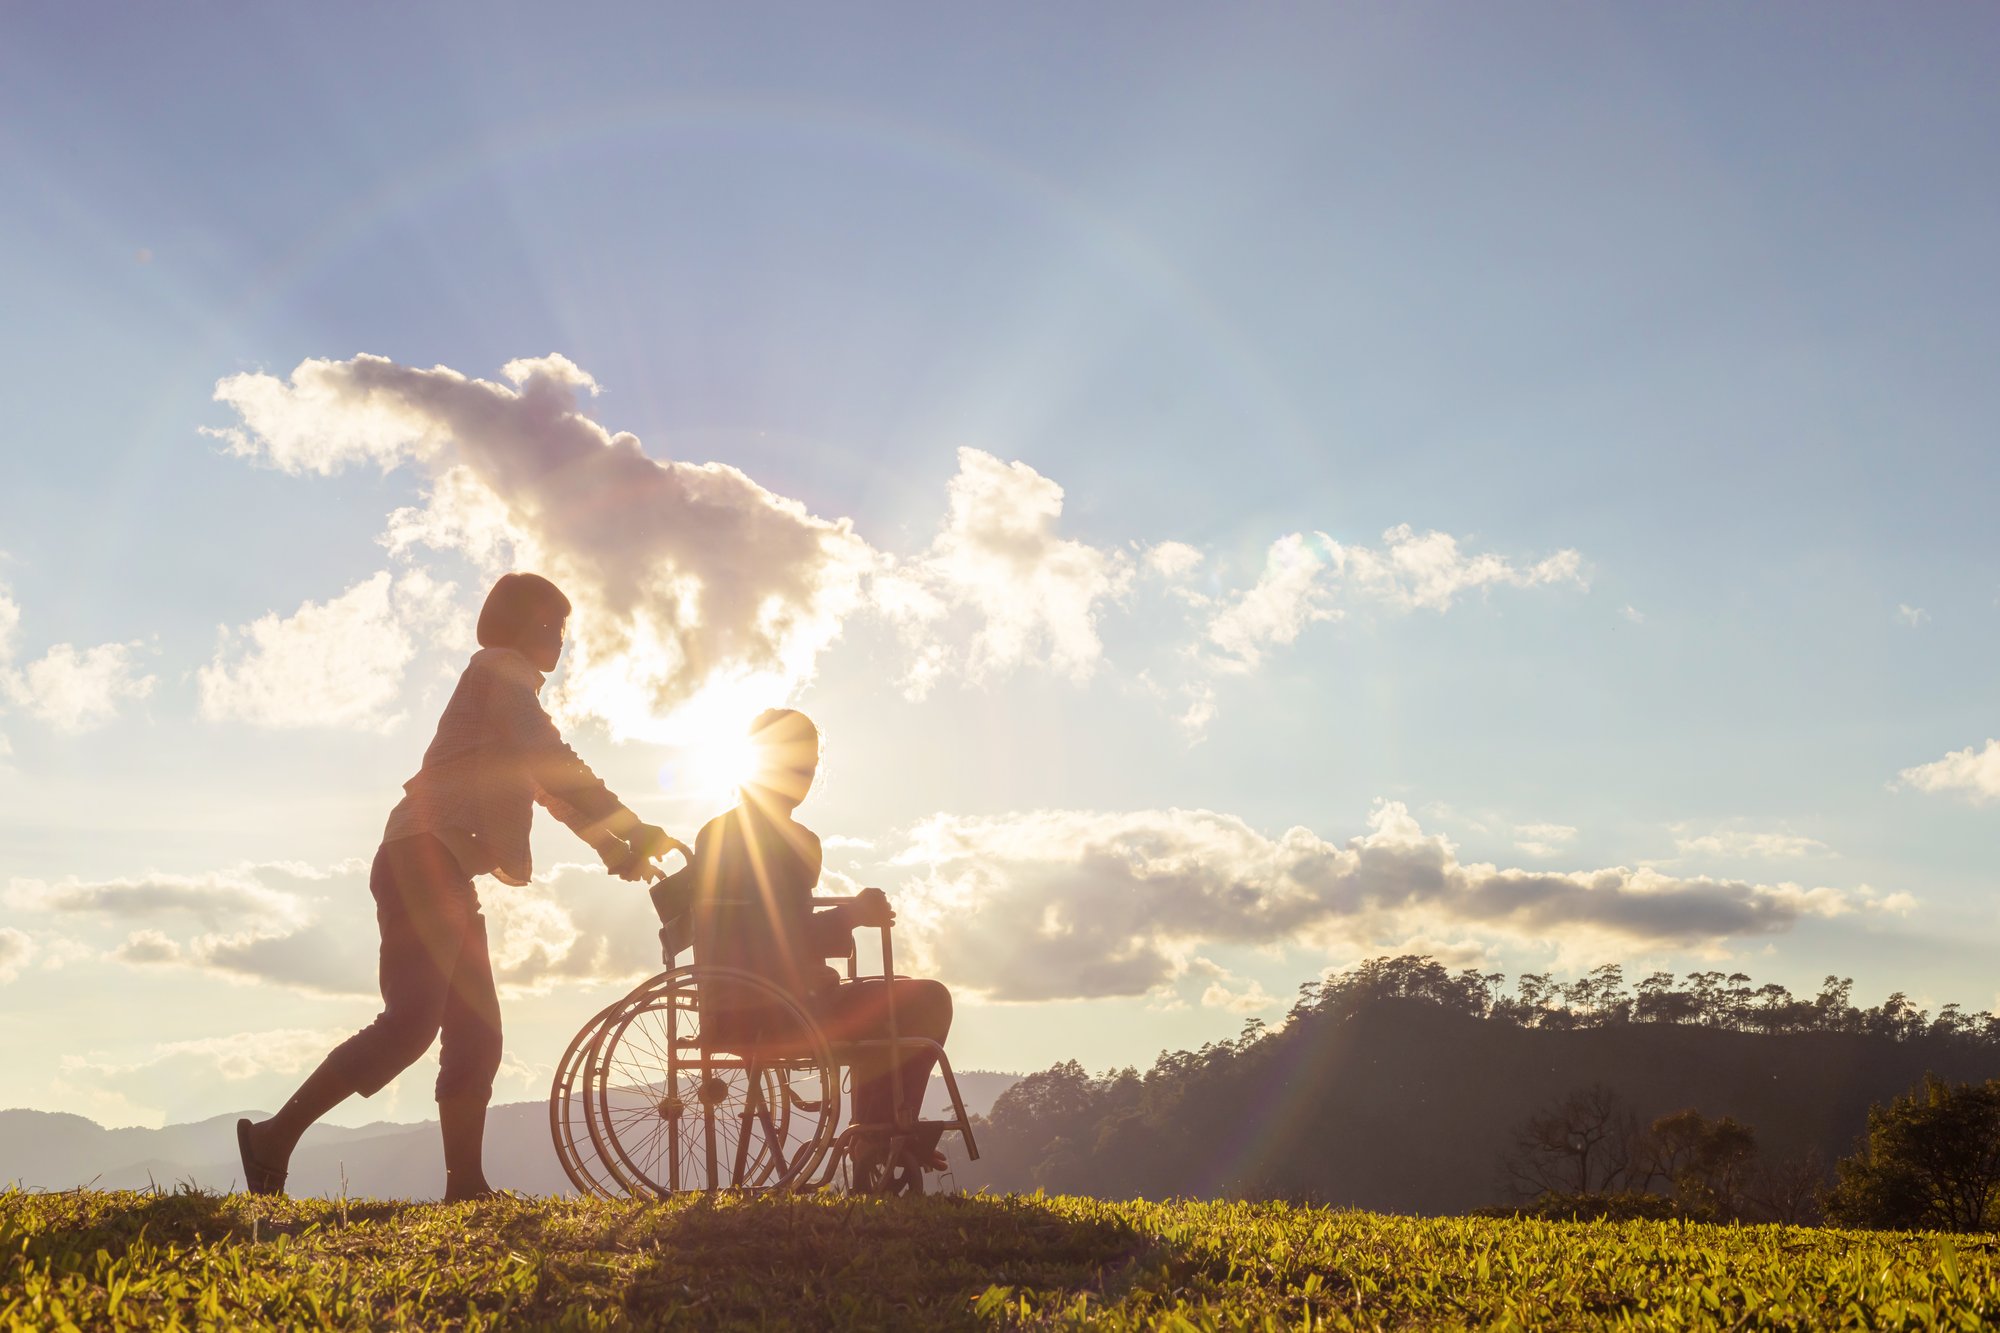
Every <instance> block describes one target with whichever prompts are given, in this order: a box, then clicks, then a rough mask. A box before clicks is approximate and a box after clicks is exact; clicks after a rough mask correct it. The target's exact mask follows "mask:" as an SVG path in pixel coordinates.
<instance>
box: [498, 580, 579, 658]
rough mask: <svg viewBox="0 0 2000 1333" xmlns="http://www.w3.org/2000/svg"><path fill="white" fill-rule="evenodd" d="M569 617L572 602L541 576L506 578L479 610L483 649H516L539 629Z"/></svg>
mask: <svg viewBox="0 0 2000 1333" xmlns="http://www.w3.org/2000/svg"><path fill="white" fill-rule="evenodd" d="M568 614H569V598H567V597H565V596H563V594H562V589H561V588H558V587H556V585H555V584H553V583H550V582H549V581H548V580H547V579H545V578H543V577H542V576H541V575H540V574H502V575H501V576H500V581H499V582H498V583H496V584H494V585H493V591H492V592H489V593H487V594H486V605H484V606H482V607H480V608H479V629H478V635H479V646H480V647H481V648H514V647H518V646H519V645H520V642H521V639H522V637H523V636H524V635H525V634H526V633H527V632H528V630H530V629H531V628H533V627H534V626H536V625H542V624H546V623H548V622H549V621H550V620H551V619H555V618H559V617H562V616H566V615H568Z"/></svg>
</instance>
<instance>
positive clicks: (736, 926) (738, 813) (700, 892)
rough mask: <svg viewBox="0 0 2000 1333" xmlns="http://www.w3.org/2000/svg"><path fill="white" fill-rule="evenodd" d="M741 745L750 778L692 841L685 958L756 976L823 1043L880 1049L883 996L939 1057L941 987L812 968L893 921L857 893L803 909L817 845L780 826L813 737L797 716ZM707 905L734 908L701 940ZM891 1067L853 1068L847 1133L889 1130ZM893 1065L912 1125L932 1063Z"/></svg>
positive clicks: (868, 1058)
mask: <svg viewBox="0 0 2000 1333" xmlns="http://www.w3.org/2000/svg"><path fill="white" fill-rule="evenodd" d="M750 738H751V743H752V746H753V748H754V750H755V752H756V771H755V775H754V776H753V777H752V778H751V780H750V781H748V782H746V783H745V784H744V785H743V787H742V788H741V789H740V791H741V797H742V799H741V800H740V801H739V802H738V803H737V805H736V806H735V808H733V809H731V810H729V811H727V812H725V813H723V814H720V815H717V816H716V817H715V818H714V819H711V820H709V821H708V823H706V824H704V825H702V829H701V833H700V834H699V835H698V836H697V837H696V839H695V851H694V861H693V873H694V885H695V888H694V894H695V897H694V902H695V921H696V927H695V929H696V939H695V955H696V957H698V958H701V959H703V960H704V961H705V962H707V963H709V964H711V965H721V966H731V967H740V968H744V969H746V970H749V971H752V972H755V973H757V974H758V975H760V976H762V977H763V978H764V979H765V980H767V981H769V982H771V983H772V984H773V985H775V986H777V987H778V988H779V989H780V990H783V991H785V992H786V993H787V994H789V995H790V996H792V997H793V998H794V999H796V1000H797V1001H798V1002H799V1003H800V1005H801V1006H802V1007H803V1008H804V1009H805V1010H806V1012H808V1013H810V1014H812V1015H813V1016H814V1017H815V1018H816V1019H817V1020H818V1022H819V1024H820V1026H821V1028H822V1029H823V1030H824V1031H825V1033H826V1035H827V1038H828V1039H829V1040H831V1041H834V1042H841V1041H863V1040H868V1039H871V1038H882V1037H887V1036H888V1035H889V1003H890V995H891V992H892V991H893V993H894V996H895V1006H896V1027H897V1031H898V1033H899V1035H901V1036H903V1037H926V1038H929V1039H930V1040H931V1041H934V1042H936V1043H938V1045H939V1046H942V1045H943V1044H944V1039H945V1037H946V1035H947V1034H948V1033H949V1032H950V1031H951V992H950V991H949V990H947V989H945V987H944V985H943V984H942V983H940V982H936V981H926V980H920V979H917V978H914V977H897V978H895V979H893V980H891V979H888V978H878V977H866V978H863V979H861V980H859V981H842V980H841V979H840V976H839V974H838V973H837V972H835V971H834V969H833V968H831V967H828V966H827V965H826V963H825V961H824V960H825V959H828V958H840V957H845V956H846V954H847V950H848V947H849V935H850V933H851V932H852V931H853V930H854V929H855V928H857V927H864V926H887V925H892V924H894V922H895V920H896V914H895V912H894V911H893V910H891V908H890V906H889V900H888V898H887V896H886V895H884V894H883V892H882V891H881V890H880V889H863V890H862V891H861V892H860V893H858V894H856V895H855V896H854V897H852V898H849V899H847V900H846V901H844V902H842V903H840V904H839V905H838V906H835V907H831V908H826V909H824V910H820V911H815V910H814V908H813V902H812V899H813V886H814V885H816V884H818V883H819V872H820V845H819V836H818V835H817V834H815V833H814V832H813V831H812V830H811V829H809V828H807V827H806V826H805V825H803V824H801V823H799V822H798V820H796V819H794V818H793V817H792V815H793V812H794V811H795V810H797V809H798V807H799V804H800V803H801V802H802V801H804V800H805V798H806V794H807V793H808V792H809V791H811V790H812V785H813V778H814V776H815V775H816V774H817V773H818V771H819V729H818V728H817V727H815V726H814V725H813V723H812V719H811V718H808V717H807V716H806V715H805V714H804V713H801V712H798V711H796V710H794V709H790V708H773V709H770V710H768V711H766V712H764V713H761V714H759V715H758V717H757V719H756V721H754V722H753V723H751V725H750ZM717 903H725V904H734V905H735V906H732V907H730V908H728V909H727V910H726V911H725V912H724V913H723V914H721V915H713V914H709V915H706V928H704V920H705V914H704V910H703V905H704V904H710V905H713V904H717ZM710 910H711V913H712V912H713V908H712V907H711V909H710ZM746 915H747V919H746ZM704 937H705V938H704ZM715 1019H716V1020H717V1021H715V1022H712V1023H711V1028H712V1029H722V1030H725V1031H726V1030H728V1028H729V1027H730V1026H731V1025H732V1024H745V1023H754V1022H755V1021H756V1018H755V1015H752V1014H735V1015H732V1014H729V1013H726V1012H725V1013H719V1014H717V1015H715ZM896 1063H898V1062H897V1061H895V1060H894V1059H892V1058H891V1057H889V1056H888V1055H886V1054H875V1053H871V1054H868V1055H864V1056H862V1057H860V1058H859V1059H857V1060H856V1062H855V1068H854V1120H855V1123H857V1124H864V1123H874V1124H886V1123H888V1122H891V1121H893V1120H894V1119H895V1118H896V1111H897V1109H898V1108H897V1107H896V1105H895V1103H894V1100H893V1097H894V1091H895V1085H894V1083H893V1081H892V1079H891V1068H892V1066H893V1065H895V1064H896ZM900 1063H901V1065H902V1070H901V1077H902V1085H903V1104H902V1107H901V1108H900V1109H901V1110H903V1111H904V1112H905V1113H906V1114H907V1115H908V1117H909V1119H910V1120H915V1119H917V1118H918V1116H919V1115H920V1114H921V1113H922V1108H923V1100H924V1086H925V1084H926V1083H927V1082H928V1081H929V1079H930V1074H931V1069H932V1067H933V1066H934V1065H935V1064H936V1063H937V1056H936V1054H935V1052H934V1051H932V1050H929V1049H926V1048H921V1047H919V1048H913V1049H912V1050H911V1052H910V1054H908V1055H907V1056H904V1057H903V1058H902V1060H901V1061H900ZM886 1147H887V1144H886V1141H884V1142H877V1143H869V1144H863V1145H862V1146H861V1148H860V1149H859V1151H858V1155H859V1156H860V1157H862V1158H863V1159H864V1160H865V1159H866V1158H867V1157H868V1156H869V1154H871V1153H872V1154H874V1155H875V1157H876V1159H877V1160H879V1157H880V1155H881V1154H882V1153H883V1152H884V1151H885V1150H886ZM923 1165H924V1166H925V1167H926V1168H927V1169H930V1170H943V1169H944V1166H945V1158H944V1154H942V1153H941V1152H939V1151H938V1150H937V1146H936V1141H935V1140H934V1139H933V1140H932V1141H931V1142H930V1143H929V1144H927V1145H925V1146H924V1148H923Z"/></svg>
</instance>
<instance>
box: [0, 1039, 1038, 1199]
mask: <svg viewBox="0 0 2000 1333" xmlns="http://www.w3.org/2000/svg"><path fill="white" fill-rule="evenodd" d="M1019 1079H1020V1075H1018V1074H996V1073H990V1072H987V1071H984V1070H967V1071H965V1072H964V1073H961V1074H959V1075H958V1084H959V1094H960V1095H961V1096H962V1097H964V1098H965V1104H966V1109H967V1110H968V1111H971V1112H972V1113H973V1114H975V1115H977V1114H981V1113H984V1112H985V1111H987V1110H990V1109H991V1108H992V1105H993V1101H994V1099H995V1098H997V1097H998V1096H999V1095H1000V1094H1001V1093H1002V1092H1004V1091H1006V1089H1008V1088H1009V1087H1011V1086H1013V1084H1014V1083H1016V1082H1018V1081H1019ZM932 1092H933V1096H932V1098H931V1102H932V1107H931V1110H932V1112H933V1113H936V1111H937V1109H938V1108H940V1107H942V1105H943V1104H944V1101H945V1098H944V1096H943V1091H942V1085H941V1084H939V1083H937V1082H936V1081H935V1080H934V1081H933V1084H932ZM266 1114H267V1112H263V1111H232V1112H230V1113H228V1114H227V1115H219V1116H214V1117H211V1118H209V1119H207V1120H200V1121H196V1122H194V1123H193V1124H184V1125H168V1126H166V1127H165V1128H162V1129H106V1128H104V1127H103V1126H102V1125H99V1124H98V1123H96V1122H95V1121H93V1120H88V1119H85V1118H84V1117H83V1116H80V1115H68V1114H64V1113H61V1112H52V1111H26V1110H13V1111H0V1184H20V1185H22V1186H24V1187H26V1188H29V1189H72V1188H75V1187H76V1186H79V1185H95V1186H96V1187H97V1188H99V1189H144V1188H146V1187H147V1186H148V1185H152V1184H156V1185H160V1186H163V1187H172V1186H173V1185H176V1184H181V1183H190V1184H194V1185H198V1186H200V1187H201V1188H203V1189H210V1190H218V1191H220V1190H230V1189H235V1188H238V1187H240V1186H241V1184H242V1178H243V1169H242V1167H241V1166H240V1165H239V1163H238V1162H237V1158H236V1121H237V1119H238V1117H239V1116H244V1115H248V1116H250V1117H251V1118H253V1119H259V1118H262V1117H263V1116H264V1115H266ZM486 1176H487V1179H488V1180H490V1181H492V1182H493V1183H494V1184H495V1185H497V1186H500V1187H502V1188H504V1189H515V1190H521V1191H523V1192H524V1193H528V1194H568V1193H572V1192H573V1191H572V1190H571V1188H570V1184H569V1180H568V1178H567V1177H565V1176H564V1175H563V1173H562V1166H561V1164H560V1163H558V1162H557V1161H556V1154H555V1148H554V1147H553V1146H552V1145H551V1143H550V1142H549V1108H548V1104H547V1103H546V1102H538V1101H537V1102H512V1103H509V1104H507V1105H503V1106H496V1107H494V1108H493V1109H492V1110H490V1111H488V1112H487V1116H486ZM343 1189H344V1190H345V1192H346V1193H347V1195H348V1196H349V1197H350V1198H383V1199H397V1198H415V1199H428V1198H435V1197H437V1195H438V1194H440V1193H442V1192H443V1189H444V1154H443V1150H442V1148H441V1147H440V1146H439V1141H438V1127H437V1122H436V1121H435V1120H426V1121H423V1122H421V1123H419V1124H391V1123H388V1122H378V1123H376V1124H372V1125H359V1126H340V1125H316V1126H314V1127H313V1129H312V1130H311V1131H309V1132H308V1133H307V1134H306V1137H305V1140H304V1142H302V1143H300V1144H299V1150H298V1151H297V1152H296V1153H294V1154H293V1155H292V1169H291V1178H290V1180H289V1181H288V1182H287V1183H286V1190H287V1192H288V1193H291V1194H295V1195H300V1196H319V1197H323V1198H334V1197H337V1196H339V1195H340V1194H341V1193H342V1191H343Z"/></svg>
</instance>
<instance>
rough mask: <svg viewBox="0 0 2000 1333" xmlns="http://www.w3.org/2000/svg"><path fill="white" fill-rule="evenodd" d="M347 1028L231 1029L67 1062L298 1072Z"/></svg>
mask: <svg viewBox="0 0 2000 1333" xmlns="http://www.w3.org/2000/svg"><path fill="white" fill-rule="evenodd" d="M349 1035H351V1034H349V1033H348V1032H346V1031H344V1030H342V1029H338V1028H329V1029H312V1028H276V1029H273V1030H270V1031H265V1032H232V1033H229V1034H227V1035H224V1036H215V1037H194V1038H189V1039H186V1040H182V1041H166V1042H158V1043H155V1044H154V1045H153V1046H152V1047H150V1048H148V1049H147V1050H146V1052H145V1053H144V1054H142V1055H126V1056H117V1055H110V1054H107V1053H105V1052H102V1051H90V1052H85V1053H83V1054H80V1055H67V1056H64V1057H63V1059H62V1068H63V1069H64V1070H65V1071H67V1072H70V1073H84V1072H87V1073H91V1074H97V1075H100V1076H102V1075H114V1076H115V1075H125V1074H135V1073H139V1072H141V1071H143V1070H150V1069H157V1068H159V1067H161V1066H163V1065H192V1066H193V1067H194V1068H195V1069H197V1070H200V1071H201V1072H202V1073H204V1074H207V1075H208V1076H210V1077H219V1078H223V1079H226V1080H228V1081H230V1082H232V1083H236V1082H241V1081H243V1080H244V1079H248V1078H254V1077H256V1076H257V1075H259V1074H267V1073H276V1074H298V1073H302V1072H304V1071H305V1070H307V1069H310V1068H312V1067H313V1066H314V1065H317V1064H318V1063H319V1062H320V1060H321V1059H323V1058H324V1057H325V1056H326V1053H327V1052H328V1051H329V1050H331V1049H332V1048H333V1046H334V1045H335V1044H336V1043H337V1042H339V1041H340V1040H341V1039H343V1038H345V1037H347V1036H349Z"/></svg>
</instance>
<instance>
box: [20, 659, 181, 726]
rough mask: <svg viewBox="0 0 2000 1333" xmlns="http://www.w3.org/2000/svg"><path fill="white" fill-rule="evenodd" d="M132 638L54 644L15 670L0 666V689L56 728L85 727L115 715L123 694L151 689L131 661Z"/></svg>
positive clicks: (140, 696)
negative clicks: (87, 645) (85, 644)
mask: <svg viewBox="0 0 2000 1333" xmlns="http://www.w3.org/2000/svg"><path fill="white" fill-rule="evenodd" d="M138 647H139V645H138V644H135V643H100V644H98V645H97V646H96V647H94V648H83V649H79V648H77V647H76V646H74V645H73V644H67V643H59V644H56V645H55V646H54V647H53V648H50V649H49V650H48V652H47V653H45V654H43V655H42V656H41V657H40V658H39V659H37V660H35V661H33V662H30V663H28V664H27V665H26V666H24V667H21V668H20V669H18V670H14V669H5V668H0V690H4V692H5V694H6V696H7V698H8V700H9V701H11V702H12V703H13V704H14V705H15V706H16V707H17V708H20V709H22V710H23V711H25V712H26V713H28V714H29V715H30V716H32V717H36V718H39V719H40V720H42V721H43V722H46V723H48V724H49V725H50V726H52V727H54V728H56V730H58V731H70V732H75V731H88V730H90V729H91V728H92V727H98V726H102V725H103V724H104V723H106V722H109V721H110V720H111V719H112V718H114V717H116V716H117V715H118V708H119V705H120V704H121V703H123V702H124V701H125V700H127V699H143V698H145V697H146V696H147V695H149V694H151V693H152V692H153V683H154V678H153V677H152V676H148V675H143V674H141V673H140V671H139V670H138V667H137V665H136V664H135V663H134V661H133V657H132V654H133V651H134V650H135V649H136V648H138Z"/></svg>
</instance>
